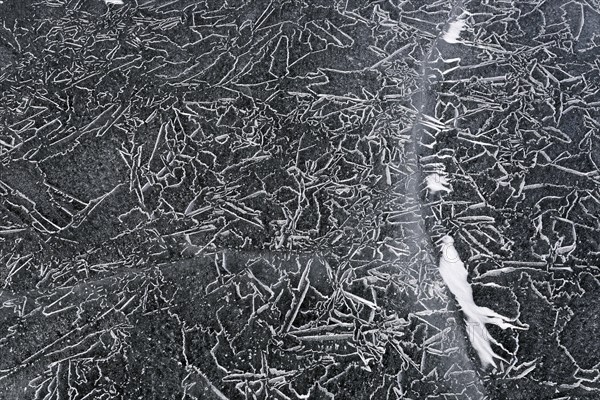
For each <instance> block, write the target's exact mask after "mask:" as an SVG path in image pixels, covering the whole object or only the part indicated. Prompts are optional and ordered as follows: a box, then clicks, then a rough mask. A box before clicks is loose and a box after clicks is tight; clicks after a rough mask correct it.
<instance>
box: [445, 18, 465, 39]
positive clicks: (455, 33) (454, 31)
mask: <svg viewBox="0 0 600 400" xmlns="http://www.w3.org/2000/svg"><path fill="white" fill-rule="evenodd" d="M466 24H467V23H466V21H465V20H464V19H457V20H455V21H452V22H450V24H448V29H447V30H446V32H444V35H443V36H442V39H443V40H444V41H445V42H446V43H452V44H454V43H458V42H459V41H458V38H459V37H460V33H461V32H462V31H463V30H464V29H465V27H466Z"/></svg>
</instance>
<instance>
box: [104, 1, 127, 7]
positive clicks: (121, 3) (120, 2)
mask: <svg viewBox="0 0 600 400" xmlns="http://www.w3.org/2000/svg"><path fill="white" fill-rule="evenodd" d="M104 2H105V3H106V4H116V5H119V6H121V5H123V0H104Z"/></svg>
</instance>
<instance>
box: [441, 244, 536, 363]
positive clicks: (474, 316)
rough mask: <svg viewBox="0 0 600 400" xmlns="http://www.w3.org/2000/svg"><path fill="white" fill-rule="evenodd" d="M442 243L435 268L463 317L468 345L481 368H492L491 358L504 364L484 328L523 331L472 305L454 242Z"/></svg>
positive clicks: (465, 273) (492, 313)
mask: <svg viewBox="0 0 600 400" xmlns="http://www.w3.org/2000/svg"><path fill="white" fill-rule="evenodd" d="M442 243H443V245H442V256H441V257H440V265H439V271H440V275H441V276H442V279H444V282H445V283H446V286H448V289H450V291H451V292H452V294H453V295H454V297H455V298H456V301H457V302H458V304H459V305H460V307H461V308H462V311H463V313H464V314H465V322H466V325H467V335H468V336H469V340H470V341H471V345H472V346H473V348H474V349H475V351H477V354H478V355H479V359H480V360H481V364H482V365H483V366H484V367H487V366H488V365H493V366H494V367H496V363H495V361H494V359H495V358H497V359H500V360H503V361H506V360H504V359H503V358H502V357H500V356H499V355H497V354H496V353H495V352H494V350H493V349H492V346H491V342H493V343H496V344H497V342H496V341H495V340H494V339H493V338H492V337H491V336H490V334H489V332H488V330H487V328H486V327H485V324H494V325H497V326H499V327H500V328H502V329H506V328H516V329H524V328H522V327H519V326H515V325H513V324H511V323H510V322H509V321H510V319H508V318H506V317H504V316H502V315H500V314H498V313H496V312H494V311H493V310H491V309H489V308H487V307H479V306H478V305H476V304H475V302H474V301H473V290H472V289H471V286H470V285H469V282H468V281H467V270H466V268H465V265H464V263H463V262H462V261H461V260H460V257H459V255H458V252H457V251H456V248H455V247H454V239H452V237H450V236H444V237H443V238H442Z"/></svg>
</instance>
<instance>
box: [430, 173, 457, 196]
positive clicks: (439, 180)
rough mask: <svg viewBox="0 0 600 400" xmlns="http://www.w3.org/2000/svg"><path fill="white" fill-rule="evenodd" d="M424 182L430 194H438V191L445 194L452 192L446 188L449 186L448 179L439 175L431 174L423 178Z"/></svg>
mask: <svg viewBox="0 0 600 400" xmlns="http://www.w3.org/2000/svg"><path fill="white" fill-rule="evenodd" d="M425 182H426V183H427V189H429V191H430V192H431V193H436V192H440V191H446V192H451V191H452V189H450V188H449V187H448V185H449V184H450V183H449V182H448V179H447V178H446V177H444V176H441V175H439V174H436V173H433V174H430V175H428V176H427V177H426V178H425Z"/></svg>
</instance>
